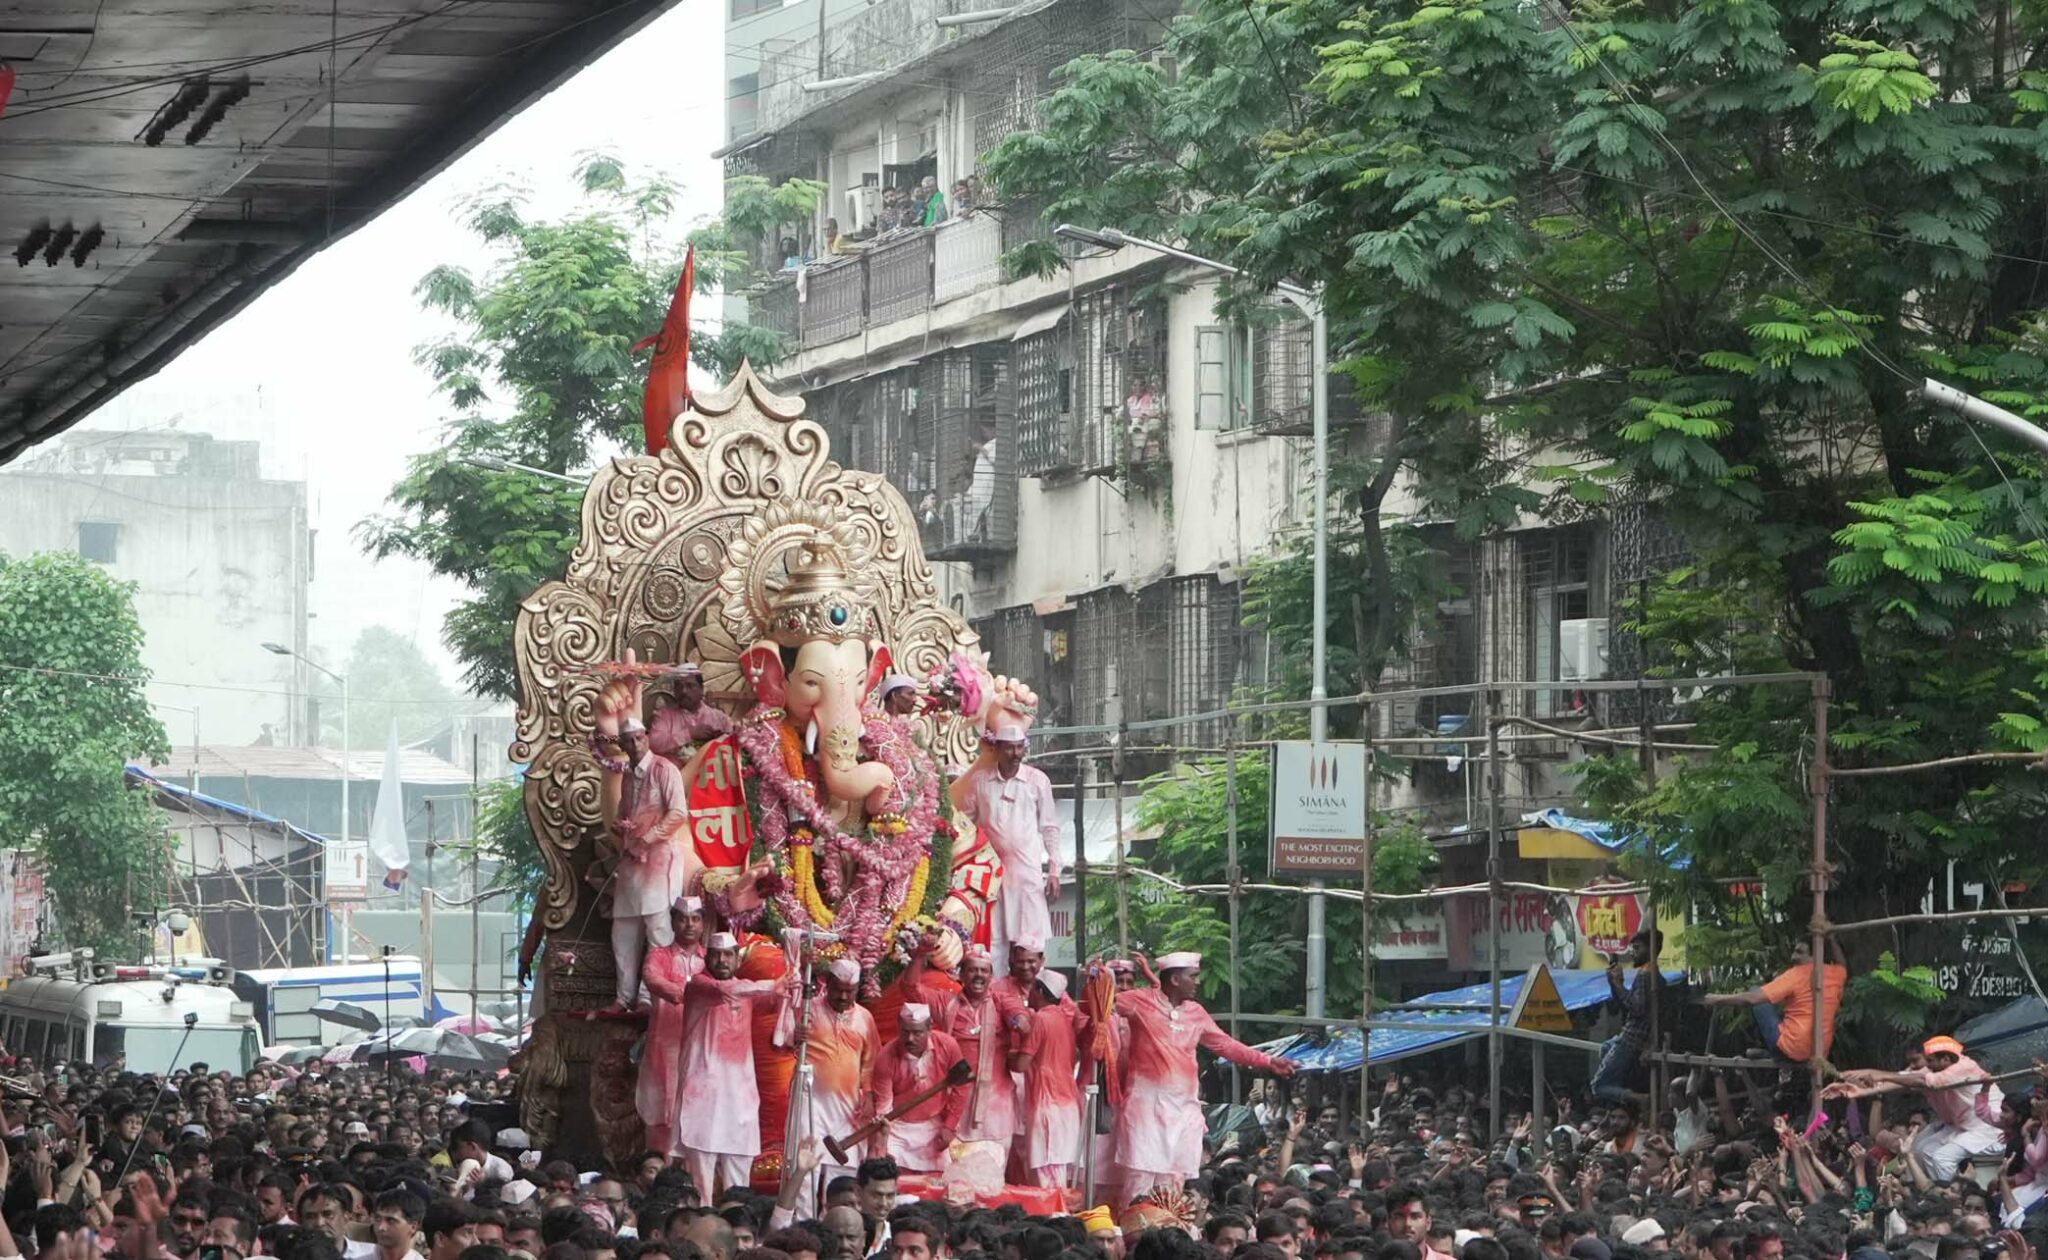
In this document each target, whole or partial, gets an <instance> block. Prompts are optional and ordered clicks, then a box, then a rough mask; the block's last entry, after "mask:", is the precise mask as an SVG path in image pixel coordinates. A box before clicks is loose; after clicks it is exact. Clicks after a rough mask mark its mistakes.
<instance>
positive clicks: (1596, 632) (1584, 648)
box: [1557, 617, 1607, 682]
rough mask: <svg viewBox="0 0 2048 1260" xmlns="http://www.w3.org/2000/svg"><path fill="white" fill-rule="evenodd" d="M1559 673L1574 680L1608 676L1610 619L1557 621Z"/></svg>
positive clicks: (1594, 618) (1562, 676)
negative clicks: (1608, 622)
mask: <svg viewBox="0 0 2048 1260" xmlns="http://www.w3.org/2000/svg"><path fill="white" fill-rule="evenodd" d="M1557 676H1558V677H1559V678H1560V679H1566V680H1569V681H1572V682H1584V681H1585V680H1587V679H1589V678H1605V677H1607V618H1605V617H1573V618H1569V619H1567V620H1565V621H1560V622H1558V623H1557Z"/></svg>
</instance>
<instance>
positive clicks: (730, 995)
mask: <svg viewBox="0 0 2048 1260" xmlns="http://www.w3.org/2000/svg"><path fill="white" fill-rule="evenodd" d="M739 965H740V943H739V941H738V940H736V939H734V937H733V934H732V933H730V932H719V933H717V934H716V935H714V936H713V937H712V938H711V939H710V941H709V942H707V944H706V947H705V950H704V969H703V970H702V971H700V972H698V973H697V974H695V975H693V976H691V977H690V982H689V985H688V986H687V987H686V988H685V989H684V991H683V1025H682V1040H681V1044H680V1045H679V1046H678V1047H677V1053H676V1059H677V1069H678V1073H679V1077H678V1081H677V1085H676V1093H675V1113H674V1133H675V1136H674V1138H673V1141H672V1143H671V1145H669V1146H667V1147H662V1146H656V1147H654V1148H653V1149H655V1150H658V1151H660V1150H666V1151H670V1152H672V1153H673V1154H676V1155H679V1156H681V1157H682V1160H683V1165H684V1167H686V1168H688V1169H689V1170H690V1179H691V1180H692V1181H695V1182H696V1183H697V1191H698V1193H700V1194H702V1195H703V1196H704V1201H705V1202H707V1203H709V1202H712V1201H713V1200H714V1199H715V1197H716V1196H717V1194H718V1191H719V1189H720V1188H722V1187H729V1186H744V1185H746V1184H747V1178H748V1174H749V1172H750V1170H751V1169H752V1167H753V1163H754V1157H755V1156H756V1155H759V1154H760V1153H761V1095H760V1091H759V1089H758V1087H757V1086H756V1085H755V1080H754V1008H755V1007H756V1006H759V1005H762V1004H764V1003H767V1002H771V1001H773V1000H774V999H775V998H776V997H777V996H778V995H779V994H780V993H781V992H782V986H781V985H780V984H778V983H777V982H775V981H773V980H740V979H737V978H736V976H737V974H738V972H739ZM649 1040H650V1042H651V1041H652V1035H651V1033H650V1037H649ZM641 1069H642V1070H643V1071H644V1070H645V1069H646V1064H645V1063H642V1064H641Z"/></svg>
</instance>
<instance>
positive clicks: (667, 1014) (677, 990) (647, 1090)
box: [633, 897, 704, 1154]
mask: <svg viewBox="0 0 2048 1260" xmlns="http://www.w3.org/2000/svg"><path fill="white" fill-rule="evenodd" d="M673 922H674V924H675V934H676V939H675V940H674V941H673V942H672V943H670V944H667V945H657V946H655V947H654V948H653V949H651V950H649V951H647V961H646V962H644V963H642V964H641V966H640V982H641V983H642V984H644V985H645V986H646V987H647V995H648V996H649V997H650V998H652V999H653V1003H654V1010H653V1013H652V1014H651V1015H650V1016H649V1017H648V1020H647V1040H646V1042H645V1043H644V1048H643V1049H642V1050H641V1052H640V1071H639V1075H638V1077H637V1079H636V1080H635V1081H634V1087H633V1102H634V1105H635V1107H636V1108H637V1109H638V1111H639V1112H640V1120H641V1122H642V1123H643V1124H645V1125H646V1126H647V1147H648V1149H649V1150H653V1151H659V1152H661V1153H662V1154H668V1153H669V1152H670V1150H671V1147H672V1146H673V1144H674V1142H675V1120H676V1075H677V1072H678V1071H679V1070H680V1069H679V1064H680V1062H681V1060H680V1059H679V1058H678V1057H677V1052H678V1051H679V1050H680V1049H681V1048H682V1042H683V986H684V985H687V984H688V983H690V977H691V976H694V975H696V974H697V973H698V972H700V971H702V970H704V947H703V945H701V944H700V943H699V942H700V941H701V940H702V939H703V936H704V902H703V900H702V899H701V898H697V897H680V898H678V899H677V900H676V909H675V914H674V916H673Z"/></svg>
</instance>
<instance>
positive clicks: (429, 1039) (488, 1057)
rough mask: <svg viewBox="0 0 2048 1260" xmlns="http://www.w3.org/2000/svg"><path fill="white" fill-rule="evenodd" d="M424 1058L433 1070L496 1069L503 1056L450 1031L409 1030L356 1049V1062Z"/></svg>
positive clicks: (503, 1060)
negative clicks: (434, 1068) (439, 1068)
mask: <svg viewBox="0 0 2048 1260" xmlns="http://www.w3.org/2000/svg"><path fill="white" fill-rule="evenodd" d="M415 1055H417V1056H421V1057H424V1058H425V1059H426V1060H427V1062H428V1064H429V1065H431V1066H433V1067H446V1068H483V1067H496V1066H498V1065H499V1064H502V1063H504V1062H505V1058H506V1056H505V1055H504V1054H502V1053H500V1052H498V1051H497V1050H496V1049H495V1048H494V1047H489V1046H484V1045H479V1044H478V1043H477V1041H476V1039H475V1038H473V1037H466V1036H464V1035H463V1034H461V1033H459V1032H456V1031H454V1030H453V1029H449V1028H408V1029H405V1030H404V1031H402V1032H394V1033H392V1034H391V1035H390V1036H388V1037H372V1038H370V1039H369V1040H367V1041H364V1042H362V1043H361V1044H360V1045H359V1046H357V1048H356V1056H355V1057H356V1061H357V1062H359V1063H377V1062H381V1061H383V1060H385V1059H409V1058H412V1057H414V1056H415Z"/></svg>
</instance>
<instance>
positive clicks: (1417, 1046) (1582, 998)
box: [1259, 971, 1685, 1072]
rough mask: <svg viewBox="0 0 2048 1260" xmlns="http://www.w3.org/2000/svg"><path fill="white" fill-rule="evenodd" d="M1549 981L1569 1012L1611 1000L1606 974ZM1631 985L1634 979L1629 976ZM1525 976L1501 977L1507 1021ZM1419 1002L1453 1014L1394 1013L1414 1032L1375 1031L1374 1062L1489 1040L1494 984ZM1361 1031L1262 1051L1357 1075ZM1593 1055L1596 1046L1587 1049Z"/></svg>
mask: <svg viewBox="0 0 2048 1260" xmlns="http://www.w3.org/2000/svg"><path fill="white" fill-rule="evenodd" d="M1550 976H1551V979H1553V980H1555V981H1556V982H1557V995H1558V996H1559V997H1560V998H1562V999H1564V1007H1565V1009H1566V1010H1568V1011H1582V1010H1585V1009H1586V1008H1588V1007H1593V1006H1598V1005H1600V1004H1601V1003H1602V1002H1605V1001H1606V1000H1607V998H1608V992H1607V973H1606V972H1604V971H1553V972H1551V973H1550ZM1629 978H1630V982H1631V983H1633V981H1634V978H1635V977H1634V973H1633V972H1631V973H1630V976H1629ZM1683 979H1685V973H1684V972H1682V971H1667V972H1665V973H1664V982H1665V983H1666V984H1677V983H1678V982H1679V981H1681V980H1683ZM1527 980H1528V977H1527V976H1526V975H1515V976H1502V977H1501V981H1500V1005H1501V1017H1502V1018H1503V1019H1505V1018H1506V1017H1507V1014H1508V1012H1509V1011H1511V1010H1513V1009H1514V1005H1515V999H1516V998H1518V997H1520V996H1521V993H1522V985H1523V984H1524V983H1525V982H1526V981H1527ZM1416 1001H1418V1002H1429V1003H1431V1004H1433V1005H1441V1006H1442V1007H1445V1008H1449V1009H1439V1010H1428V1011H1420V1010H1390V1011H1387V1012H1385V1013H1384V1014H1383V1015H1381V1016H1379V1018H1382V1019H1386V1020H1388V1021H1399V1022H1401V1023H1403V1024H1413V1025H1414V1027H1413V1028H1412V1029H1410V1028H1375V1029H1373V1030H1372V1061H1373V1062H1374V1063H1390V1062H1392V1061H1393V1060H1395V1059H1405V1058H1407V1057H1408V1056H1409V1055H1411V1054H1422V1053H1425V1052H1427V1051H1430V1050H1441V1049H1443V1048H1444V1047H1445V1046H1449V1045H1453V1044H1455V1043H1457V1042H1460V1041H1465V1040H1468V1039H1470V1038H1473V1037H1482V1036H1485V1035H1486V1028H1487V1020H1486V1013H1487V1009H1488V1008H1489V1007H1491V1006H1492V1004H1493V983H1492V982H1491V981H1488V982H1486V983H1484V984H1468V985H1466V986H1465V987H1464V988H1462V989H1447V990H1445V991H1444V992H1442V993H1431V994H1427V995H1425V996H1423V997H1420V998H1417V999H1416ZM1358 1034H1359V1030H1358V1029H1356V1028H1339V1029H1336V1030H1334V1031H1333V1032H1332V1033H1331V1034H1330V1036H1329V1037H1328V1039H1327V1040H1324V1041H1322V1043H1321V1044H1317V1042H1316V1041H1315V1040H1312V1039H1311V1038H1310V1037H1308V1036H1307V1035H1304V1034H1296V1035H1294V1036H1291V1037H1282V1038H1280V1039H1279V1040H1278V1041H1270V1042H1267V1043H1266V1044H1265V1045H1262V1046H1260V1047H1259V1049H1261V1050H1264V1051H1265V1052H1266V1053H1267V1054H1273V1055H1278V1056H1280V1057H1281V1058H1283V1059H1286V1060H1288V1061H1290V1062H1292V1063H1296V1064H1298V1065H1300V1067H1301V1068H1302V1069H1303V1070H1304V1071H1309V1072H1351V1071H1356V1070H1357V1068H1358V1062H1359V1053H1358V1047H1359V1039H1358ZM1586 1045H1587V1048H1588V1049H1591V1048H1592V1047H1593V1045H1594V1043H1592V1042H1587V1043H1586Z"/></svg>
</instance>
